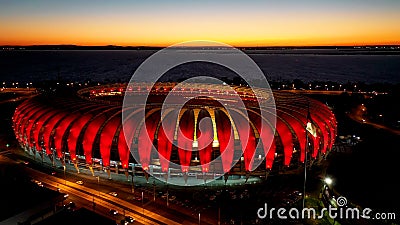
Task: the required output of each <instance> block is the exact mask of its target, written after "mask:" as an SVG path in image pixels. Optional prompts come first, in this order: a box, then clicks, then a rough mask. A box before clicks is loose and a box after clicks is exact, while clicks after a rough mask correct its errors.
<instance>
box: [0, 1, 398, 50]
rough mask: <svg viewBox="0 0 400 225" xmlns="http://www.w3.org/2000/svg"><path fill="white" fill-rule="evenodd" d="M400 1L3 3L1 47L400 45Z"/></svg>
mask: <svg viewBox="0 0 400 225" xmlns="http://www.w3.org/2000/svg"><path fill="white" fill-rule="evenodd" d="M399 23H400V1H398V0H381V1H378V0H351V1H347V0H336V1H326V0H308V1H296V0H292V1H290V0H286V1H285V0H284V1H261V0H260V1H234V0H231V1H224V0H220V1H179V0H175V1H167V0H164V1H161V0H160V1H154V0H147V1H144V0H143V1H140V0H137V1H135V0H130V1H128V0H121V1H110V0H104V1H103V0H93V1H77V0H70V1H55V0H53V1H52V0H36V1H32V0H20V1H12V0H8V1H5V0H0V34H1V35H0V45H34V44H76V45H144V46H167V45H170V44H174V43H177V42H182V41H190V40H213V41H219V42H224V43H227V44H230V45H234V46H277V45H279V46H284V45H286V46H287V45H290V46H307V45H368V44H400V25H399Z"/></svg>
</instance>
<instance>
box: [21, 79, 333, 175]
mask: <svg viewBox="0 0 400 225" xmlns="http://www.w3.org/2000/svg"><path fill="white" fill-rule="evenodd" d="M174 85H175V84H173V83H157V84H156V85H155V86H152V87H150V86H146V84H135V85H131V84H130V85H128V86H127V85H126V84H115V85H108V86H97V87H91V88H86V89H82V90H80V91H79V92H78V95H79V96H80V98H60V97H49V96H37V97H34V98H32V99H29V100H26V101H25V102H23V103H22V104H21V105H19V106H18V108H17V109H16V111H15V114H14V116H13V125H14V132H15V135H16V138H17V140H18V142H19V143H20V145H21V147H23V148H24V149H25V150H26V151H28V152H31V153H34V154H40V155H41V156H42V157H45V156H48V157H49V158H50V159H51V160H57V159H58V160H59V161H60V162H61V163H66V162H71V163H74V164H75V165H81V166H88V167H90V168H92V167H95V168H103V169H107V170H108V171H110V170H111V171H115V172H118V171H122V172H123V171H126V172H127V171H128V170H129V171H130V169H131V166H132V165H136V166H137V167H138V168H139V167H141V168H142V169H144V170H148V169H149V167H152V170H159V171H160V173H163V172H164V173H165V172H167V171H168V169H169V161H172V162H175V163H177V164H179V165H181V170H182V172H190V171H191V166H192V165H196V164H197V165H202V167H201V170H202V171H200V172H202V173H204V172H212V168H210V167H208V166H206V164H207V163H208V162H210V161H211V160H213V159H215V158H216V157H218V156H220V155H221V152H220V151H221V149H234V151H232V153H231V154H239V155H240V159H241V160H240V161H239V162H232V156H230V155H229V154H228V155H225V157H222V159H221V163H220V164H221V167H222V168H223V171H224V172H228V171H229V173H230V174H239V175H243V174H248V171H249V170H250V166H251V165H250V164H251V163H252V160H253V158H254V157H255V158H257V156H254V154H255V152H256V148H262V149H261V150H262V151H264V152H265V153H266V157H265V159H264V157H263V162H262V163H261V164H260V166H259V167H258V168H257V169H256V170H255V171H252V172H251V173H252V174H257V173H265V171H272V172H274V171H281V170H282V169H285V170H286V169H290V168H297V166H298V165H301V164H302V163H303V162H304V160H305V155H306V154H305V149H306V145H307V140H308V143H309V146H310V147H309V158H310V159H311V161H313V160H317V161H318V160H320V159H322V158H323V156H324V155H325V154H326V153H327V152H328V151H329V150H330V149H331V148H332V146H333V144H334V140H335V137H336V120H335V117H334V115H333V113H332V112H331V110H330V109H329V108H328V107H327V106H326V105H325V104H323V103H321V102H319V101H317V100H313V99H310V98H307V97H304V96H300V95H295V94H291V93H284V92H278V91H277V92H274V93H273V95H274V99H275V104H276V111H275V112H274V113H276V128H275V129H274V128H271V130H275V132H274V134H273V135H272V136H271V137H272V139H273V140H270V142H272V144H271V145H270V146H265V147H264V146H263V145H259V146H260V147H256V146H257V143H259V142H261V143H263V142H264V141H266V140H265V139H264V138H267V137H263V136H260V135H259V134H260V130H259V129H260V124H259V123H260V122H259V121H260V120H259V119H258V118H259V115H258V114H257V112H254V111H250V110H249V111H248V118H249V119H246V120H242V122H240V121H239V122H237V121H236V122H233V121H232V120H230V117H229V115H228V114H227V113H226V112H225V111H224V110H223V107H222V106H221V105H218V104H212V105H205V106H204V104H203V105H202V104H199V102H192V103H190V102H189V103H188V104H187V105H186V106H185V107H184V108H183V109H184V110H182V111H181V112H180V113H179V116H178V119H177V120H176V119H175V120H169V121H173V122H167V123H164V124H162V125H161V123H160V121H161V118H167V117H168V115H163V116H161V114H160V110H161V106H160V104H161V103H162V100H163V97H164V96H165V95H166V94H167V93H168V92H169V91H170V90H171V89H172V88H173V87H174ZM149 89H150V90H151V92H150V93H151V96H150V98H149V100H148V101H149V102H151V103H152V104H149V106H146V109H144V108H143V109H141V108H140V107H138V108H137V109H135V108H133V109H132V110H131V115H130V116H129V119H128V120H129V121H125V122H129V123H130V124H131V126H129V127H128V128H127V129H130V130H129V131H128V132H127V133H129V134H132V135H127V136H125V135H124V132H122V130H123V129H122V127H123V126H122V121H123V120H122V107H121V103H122V97H123V96H124V94H125V92H127V93H131V94H132V95H140V94H141V92H142V91H143V90H149ZM233 89H234V90H235V91H236V93H235V94H236V95H239V96H240V97H241V98H242V99H243V101H244V103H245V104H246V105H247V104H251V102H252V100H254V95H253V94H252V92H251V91H250V90H249V88H245V87H239V86H237V87H233ZM193 92H196V93H203V94H204V93H206V94H207V93H217V94H218V97H219V99H222V101H224V99H225V100H226V99H229V98H230V94H229V93H228V92H223V91H221V87H220V85H204V84H202V85H198V86H194V87H193V86H191V87H190V88H188V89H186V90H185V89H183V88H182V89H180V93H181V94H182V95H186V94H187V95H188V96H190V94H191V93H193ZM206 94H205V95H206ZM199 101H200V100H199ZM158 103H159V104H158ZM140 110H146V111H145V115H146V116H145V117H146V120H145V122H144V120H143V118H142V117H141V116H140V114H139V113H137V112H138V111H140ZM308 112H310V116H311V119H312V123H313V125H314V126H315V127H316V136H313V135H311V134H310V133H309V132H306V129H305V127H306V124H307V121H308V120H307V115H308ZM203 117H209V118H211V120H210V121H211V122H209V124H208V126H209V127H210V129H208V131H207V130H206V131H203V133H202V134H201V135H203V136H205V137H207V138H205V139H208V140H212V141H211V142H212V143H210V144H207V143H209V142H202V141H201V140H200V139H199V141H198V142H197V143H196V147H197V148H199V149H201V151H197V152H195V153H193V152H189V153H188V152H185V151H183V150H182V149H180V148H178V147H176V146H174V143H179V142H181V143H183V142H184V141H183V138H182V136H181V135H185V136H186V137H189V142H190V143H186V144H187V145H188V146H194V145H193V141H197V140H196V137H195V136H196V134H195V133H196V129H195V127H196V123H197V122H198V120H200V119H201V118H203ZM243 121H244V122H246V123H249V125H250V127H251V131H250V132H249V134H250V137H249V138H248V142H247V144H243V143H242V142H241V139H242V138H243V135H244V131H243V129H241V127H242V126H241V124H240V123H243ZM235 123H236V124H235ZM145 125H146V128H145ZM178 126H179V127H180V128H181V129H182V130H183V134H179V133H178V134H176V132H175V130H176V129H177V127H178ZM145 130H147V133H148V134H149V136H150V137H151V138H153V139H152V140H146V139H145V138H143V135H144V134H145V133H146V132H145ZM230 131H233V132H230ZM174 132H175V135H172V136H174V140H173V141H172V143H171V141H170V140H168V138H166V137H167V136H168V133H170V134H174ZM307 135H308V137H307ZM229 139H234V141H233V142H229ZM127 143H130V144H131V146H132V148H133V151H138V152H139V153H138V154H139V155H140V157H141V159H142V160H141V162H136V161H135V159H134V158H133V157H132V155H131V152H130V148H128V145H127ZM183 144H185V143H183ZM153 145H154V147H155V148H156V149H157V151H158V154H159V155H162V156H163V157H158V156H157V154H150V153H149V154H148V155H144V153H143V152H150V151H148V150H146V149H148V148H151V147H152V146H153ZM164 158H165V159H164ZM203 165H205V166H203ZM76 168H78V166H77V167H76Z"/></svg>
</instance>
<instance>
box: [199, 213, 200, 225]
mask: <svg viewBox="0 0 400 225" xmlns="http://www.w3.org/2000/svg"><path fill="white" fill-rule="evenodd" d="M199 225H200V213H199Z"/></svg>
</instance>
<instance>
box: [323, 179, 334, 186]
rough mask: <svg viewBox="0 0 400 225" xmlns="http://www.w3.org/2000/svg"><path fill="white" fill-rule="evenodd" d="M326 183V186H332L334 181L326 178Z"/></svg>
mask: <svg viewBox="0 0 400 225" xmlns="http://www.w3.org/2000/svg"><path fill="white" fill-rule="evenodd" d="M324 181H325V184H327V185H331V184H332V183H333V180H332V178H330V177H326V178H325V180H324Z"/></svg>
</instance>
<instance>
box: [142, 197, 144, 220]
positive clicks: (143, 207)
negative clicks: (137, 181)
mask: <svg viewBox="0 0 400 225" xmlns="http://www.w3.org/2000/svg"><path fill="white" fill-rule="evenodd" d="M142 215H143V216H144V207H143V191H142Z"/></svg>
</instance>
